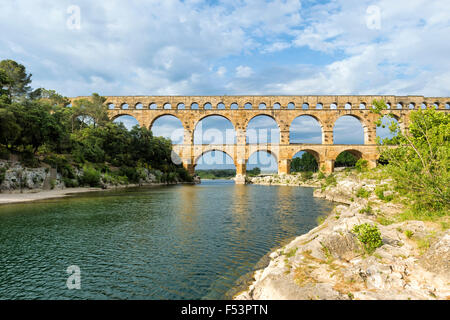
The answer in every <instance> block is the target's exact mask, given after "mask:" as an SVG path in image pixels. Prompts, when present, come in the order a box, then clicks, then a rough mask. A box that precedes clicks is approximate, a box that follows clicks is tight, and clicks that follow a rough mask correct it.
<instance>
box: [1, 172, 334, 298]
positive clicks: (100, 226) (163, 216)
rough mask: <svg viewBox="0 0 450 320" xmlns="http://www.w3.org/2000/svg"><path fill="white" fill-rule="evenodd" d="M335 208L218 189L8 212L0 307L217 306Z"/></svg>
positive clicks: (299, 192)
mask: <svg viewBox="0 0 450 320" xmlns="http://www.w3.org/2000/svg"><path fill="white" fill-rule="evenodd" d="M331 209H332V203H331V202H328V201H326V200H322V199H317V198H313V189H312V188H303V187H286V186H261V185H235V184H234V183H233V181H223V180H218V181H217V180H216V181H204V182H203V183H202V184H201V185H195V186H194V185H178V186H168V187H151V188H149V187H148V188H135V189H127V190H121V191H109V192H101V193H91V194H83V195H79V196H74V197H70V198H64V199H57V200H46V201H40V202H34V203H32V204H30V203H28V204H16V205H4V206H1V212H0V234H1V239H2V241H1V242H0V250H1V252H2V255H1V256H0V265H1V266H2V267H1V270H2V272H0V299H223V298H225V297H226V296H225V294H226V292H227V291H228V290H229V289H230V288H232V287H233V286H234V285H235V282H236V280H237V279H238V278H240V277H241V276H242V275H244V274H247V273H248V272H251V271H253V270H254V269H253V268H254V266H255V264H256V263H257V262H258V261H259V260H260V259H261V258H262V257H263V256H264V255H265V254H267V253H268V252H269V251H270V250H271V249H273V248H275V247H279V246H280V245H282V244H283V243H284V242H285V241H287V240H288V239H289V238H292V237H294V236H298V235H300V234H302V233H305V232H307V231H309V230H310V229H312V228H313V227H314V226H315V225H316V219H317V217H318V216H319V215H323V214H326V213H328V212H329V211H330V210H331ZM72 265H76V266H78V267H79V268H80V270H81V290H68V289H67V287H66V281H67V278H68V277H69V275H68V274H67V273H66V270H67V268H68V267H69V266H72Z"/></svg>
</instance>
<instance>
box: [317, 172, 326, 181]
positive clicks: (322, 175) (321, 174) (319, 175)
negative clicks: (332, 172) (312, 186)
mask: <svg viewBox="0 0 450 320" xmlns="http://www.w3.org/2000/svg"><path fill="white" fill-rule="evenodd" d="M323 178H325V174H324V173H323V172H322V171H319V174H318V175H317V179H323Z"/></svg>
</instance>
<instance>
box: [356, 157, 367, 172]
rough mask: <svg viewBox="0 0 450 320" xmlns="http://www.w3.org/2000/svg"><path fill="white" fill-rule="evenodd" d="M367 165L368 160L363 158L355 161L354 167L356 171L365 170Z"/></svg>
mask: <svg viewBox="0 0 450 320" xmlns="http://www.w3.org/2000/svg"><path fill="white" fill-rule="evenodd" d="M368 167H369V162H368V161H367V160H364V159H359V160H358V161H356V163H355V169H356V171H358V172H365V171H367V169H368Z"/></svg>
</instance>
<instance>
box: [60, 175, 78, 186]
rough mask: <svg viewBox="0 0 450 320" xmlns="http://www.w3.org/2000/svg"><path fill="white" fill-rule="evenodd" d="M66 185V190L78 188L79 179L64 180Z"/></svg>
mask: <svg viewBox="0 0 450 320" xmlns="http://www.w3.org/2000/svg"><path fill="white" fill-rule="evenodd" d="M63 182H64V185H65V186H66V188H77V187H78V186H79V183H78V180H77V179H70V178H66V177H64V178H63Z"/></svg>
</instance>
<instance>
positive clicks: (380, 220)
mask: <svg viewBox="0 0 450 320" xmlns="http://www.w3.org/2000/svg"><path fill="white" fill-rule="evenodd" d="M377 222H378V223H379V224H381V225H382V226H388V225H390V224H393V223H394V221H392V220H391V219H389V218H386V217H384V216H382V215H379V216H377Z"/></svg>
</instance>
